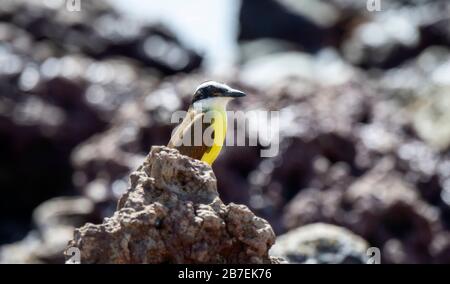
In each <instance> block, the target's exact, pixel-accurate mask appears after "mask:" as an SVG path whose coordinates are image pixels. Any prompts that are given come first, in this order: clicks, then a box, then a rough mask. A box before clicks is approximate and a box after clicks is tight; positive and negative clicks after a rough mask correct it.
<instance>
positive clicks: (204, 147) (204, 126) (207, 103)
mask: <svg viewBox="0 0 450 284" xmlns="http://www.w3.org/2000/svg"><path fill="white" fill-rule="evenodd" d="M243 96H245V94H244V93H243V92H241V91H239V90H235V89H232V88H230V87H229V86H227V85H225V84H221V83H217V82H213V81H208V82H205V83H203V84H201V85H200V86H198V88H197V90H196V91H195V93H194V97H193V98H192V102H191V105H190V107H189V109H188V112H187V114H186V116H185V117H184V119H183V121H182V122H181V123H180V125H179V126H178V128H177V129H176V130H175V132H174V133H173V135H172V137H171V139H170V141H169V144H168V145H167V146H168V147H171V148H175V149H178V151H180V153H181V154H183V155H186V156H189V157H191V158H194V159H197V160H201V161H204V162H206V163H208V164H209V165H212V163H213V162H214V161H215V160H216V158H217V156H218V155H219V153H220V150H221V149H222V146H223V143H224V141H225V136H226V132H227V114H226V107H227V104H228V102H229V101H230V100H232V99H233V98H237V97H243Z"/></svg>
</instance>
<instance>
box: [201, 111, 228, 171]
mask: <svg viewBox="0 0 450 284" xmlns="http://www.w3.org/2000/svg"><path fill="white" fill-rule="evenodd" d="M211 127H212V128H213V129H214V140H213V145H212V147H211V149H210V150H209V151H208V152H205V154H203V156H202V158H201V160H202V161H203V162H206V163H208V164H209V165H212V164H213V162H214V161H215V160H216V158H217V156H219V153H220V151H221V150H222V146H223V144H224V141H225V137H226V133H227V113H226V112H225V110H224V109H222V108H221V109H214V111H213V116H212V123H211Z"/></svg>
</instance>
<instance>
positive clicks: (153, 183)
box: [69, 147, 278, 263]
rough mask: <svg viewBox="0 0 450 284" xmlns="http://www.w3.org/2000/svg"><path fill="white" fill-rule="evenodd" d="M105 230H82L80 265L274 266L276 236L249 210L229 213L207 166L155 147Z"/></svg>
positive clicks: (232, 207)
mask: <svg viewBox="0 0 450 284" xmlns="http://www.w3.org/2000/svg"><path fill="white" fill-rule="evenodd" d="M130 181H131V187H130V188H129V189H128V191H127V192H126V193H125V194H124V195H123V196H122V197H121V198H120V200H119V202H118V207H117V211H116V212H115V213H114V215H113V216H112V217H110V218H105V220H104V221H103V223H102V224H100V225H94V224H90V223H88V224H86V225H84V226H83V227H81V228H79V229H76V230H75V233H74V239H73V240H72V241H71V242H70V243H69V247H72V246H75V247H77V248H79V249H80V251H81V263H274V262H277V261H278V260H277V259H271V258H270V257H269V255H268V250H269V249H270V247H271V246H272V245H273V243H274V241H275V234H274V232H273V230H272V227H271V226H270V225H269V223H268V222H267V221H265V220H264V219H261V218H259V217H256V216H255V215H254V214H253V213H252V212H251V211H250V210H249V209H248V208H247V206H244V205H237V204H233V203H231V204H229V205H225V204H224V203H223V202H222V200H221V199H220V198H219V195H218V193H217V187H216V177H215V176H214V173H213V171H212V169H211V167H209V166H208V165H207V164H205V163H203V162H201V161H198V160H194V159H191V158H189V157H187V156H183V155H180V154H179V153H178V151H177V150H175V149H170V148H167V147H152V150H151V152H150V154H149V155H148V156H147V158H146V159H145V161H144V163H143V164H142V165H141V166H140V167H139V168H138V169H137V170H136V171H135V172H133V173H132V174H131V175H130Z"/></svg>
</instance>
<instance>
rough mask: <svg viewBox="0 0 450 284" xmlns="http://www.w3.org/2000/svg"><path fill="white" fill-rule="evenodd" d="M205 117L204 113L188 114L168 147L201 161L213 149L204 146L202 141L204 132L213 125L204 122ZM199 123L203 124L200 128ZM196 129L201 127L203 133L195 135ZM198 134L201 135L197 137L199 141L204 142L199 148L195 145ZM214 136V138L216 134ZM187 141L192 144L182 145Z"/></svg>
mask: <svg viewBox="0 0 450 284" xmlns="http://www.w3.org/2000/svg"><path fill="white" fill-rule="evenodd" d="M204 115H205V114H204V113H195V112H192V111H191V112H188V114H187V115H186V117H185V118H184V120H183V121H182V122H181V124H180V126H179V127H178V129H177V130H176V131H175V133H174V135H173V136H172V138H171V139H170V141H169V144H168V145H167V146H168V147H170V148H175V149H177V150H178V151H180V153H181V154H183V155H186V156H189V157H191V158H194V159H197V160H201V158H202V157H203V155H204V154H205V153H207V152H209V151H210V149H211V147H209V146H206V145H204V143H203V140H202V138H203V131H204V130H205V129H206V128H207V127H209V126H210V125H211V123H208V122H205V121H204V119H203V118H204ZM199 123H200V124H201V125H200V126H198V124H199ZM195 127H201V128H200V129H201V131H199V133H195V131H194V129H196V128H195ZM196 134H197V135H201V137H197V139H199V140H198V141H201V142H202V143H201V145H199V146H195V145H194V141H197V140H195V138H194V137H195V135H196ZM212 136H213V137H214V133H213V134H212ZM186 140H187V141H189V142H190V144H189V145H184V143H182V141H186Z"/></svg>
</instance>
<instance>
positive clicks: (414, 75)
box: [0, 0, 450, 263]
mask: <svg viewBox="0 0 450 284" xmlns="http://www.w3.org/2000/svg"><path fill="white" fill-rule="evenodd" d="M156 2H157V1H150V3H148V4H143V3H142V1H134V0H130V1H127V3H128V4H127V5H124V4H123V2H122V4H119V1H110V2H105V1H88V0H81V1H80V4H81V6H80V8H81V10H80V11H70V9H69V10H68V9H67V6H66V4H67V3H66V1H64V0H42V1H31V0H29V1H25V0H19V1H17V0H16V1H11V0H3V1H2V2H1V5H0V191H1V198H0V262H1V263H62V262H63V261H64V256H63V253H62V252H63V250H64V248H65V247H66V245H67V242H68V241H69V240H70V239H72V236H73V229H74V228H75V227H79V226H81V225H83V224H84V223H85V222H93V223H100V222H101V220H102V219H103V218H104V217H108V216H111V215H112V213H113V212H114V210H115V208H116V204H117V200H118V198H119V197H120V196H121V195H122V194H123V193H124V192H125V190H126V189H127V188H128V187H129V180H128V175H129V173H130V172H131V171H133V170H135V169H136V167H137V166H138V165H139V164H140V163H142V161H143V159H144V157H145V155H146V154H147V153H148V151H149V150H150V147H151V146H152V145H165V144H167V141H168V140H169V137H170V134H171V131H172V129H173V127H174V126H175V125H174V124H171V123H170V118H171V115H172V113H173V111H175V110H179V109H186V108H187V105H188V103H189V101H190V98H191V95H192V92H193V90H194V89H195V87H196V86H197V85H198V84H199V83H201V82H203V81H205V80H218V81H225V82H227V83H229V84H230V85H232V86H234V87H239V88H241V89H243V90H245V91H246V92H247V93H248V94H249V95H248V96H247V97H246V99H245V100H240V101H239V102H235V103H234V104H233V105H231V108H232V109H240V110H253V109H265V110H277V111H280V126H281V129H280V131H281V141H280V153H279V155H277V156H276V157H273V158H261V157H260V150H261V149H262V145H259V146H256V147H250V146H248V147H228V148H225V149H224V150H223V152H222V154H221V156H220V158H219V159H218V160H217V161H216V163H215V164H214V167H213V168H214V172H215V174H216V177H217V179H218V190H219V194H220V196H221V198H222V200H223V201H224V202H225V203H228V202H235V203H241V204H246V205H248V206H249V208H250V209H251V210H252V211H253V212H255V214H256V215H258V216H260V217H263V218H265V219H266V220H268V221H269V223H270V224H271V225H272V227H273V228H274V230H275V233H276V234H277V235H278V236H280V237H279V241H278V240H277V243H276V247H275V252H274V253H277V254H279V255H282V256H284V257H285V258H286V259H288V260H289V261H290V262H300V263H305V262H306V263H342V262H344V263H361V262H364V257H365V256H364V250H365V248H366V247H369V246H375V247H378V248H380V250H381V261H382V262H383V263H450V151H449V150H450V111H449V110H450V2H449V1H447V0H395V1H394V0H389V1H387V0H380V7H381V11H369V10H368V9H367V3H366V1H362V0H332V1H319V0H303V1H295V0H242V1H239V0H234V1H203V0H196V1H192V4H186V3H184V2H187V1H182V0H170V1H164V3H163V2H162V1H158V2H161V3H159V4H157V3H156ZM209 2H214V3H209ZM371 2H373V1H371ZM124 6H126V7H124ZM317 223H321V224H317ZM325 224H329V225H325ZM332 225H333V226H332ZM330 251H332V252H335V253H332V254H331V255H330ZM322 252H323V253H322Z"/></svg>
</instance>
